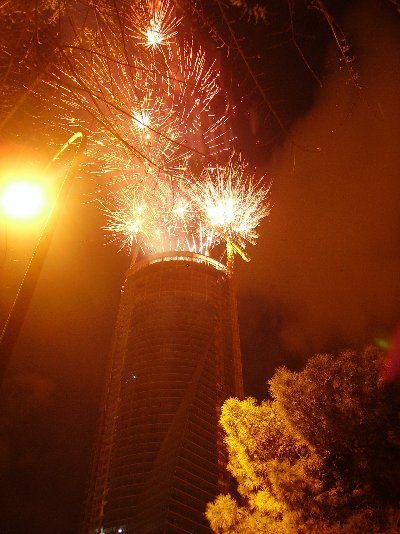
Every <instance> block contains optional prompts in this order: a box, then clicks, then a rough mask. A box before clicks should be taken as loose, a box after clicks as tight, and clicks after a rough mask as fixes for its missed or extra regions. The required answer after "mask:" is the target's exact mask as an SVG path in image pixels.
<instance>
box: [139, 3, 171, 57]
mask: <svg viewBox="0 0 400 534" xmlns="http://www.w3.org/2000/svg"><path fill="white" fill-rule="evenodd" d="M179 22H180V19H179V20H178V19H177V18H176V17H175V16H174V9H173V5H171V4H170V2H169V1H168V0H145V1H141V2H137V3H136V4H135V6H134V7H132V30H131V31H132V36H133V37H134V38H135V39H137V41H138V43H139V44H141V45H142V46H145V47H146V48H149V49H158V48H160V47H163V46H170V45H171V44H172V43H173V39H174V37H175V36H176V34H177V28H178V26H179Z"/></svg>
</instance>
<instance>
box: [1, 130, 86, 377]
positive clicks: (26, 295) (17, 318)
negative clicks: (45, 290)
mask: <svg viewBox="0 0 400 534" xmlns="http://www.w3.org/2000/svg"><path fill="white" fill-rule="evenodd" d="M77 140H78V141H79V146H78V148H77V150H76V152H75V154H74V157H73V160H72V162H71V164H70V166H69V168H68V170H67V172H66V174H65V176H64V179H63V181H62V184H61V186H60V189H59V191H58V194H57V198H56V200H55V202H54V204H53V207H52V209H51V210H50V213H49V215H48V218H47V221H46V223H45V225H44V227H43V230H42V233H41V235H40V237H39V240H38V242H37V245H36V247H35V250H34V252H33V254H32V258H31V260H30V262H29V265H28V267H27V269H26V271H25V275H24V277H23V280H22V282H21V285H20V287H19V289H18V293H17V296H16V298H15V300H14V303H13V306H12V308H11V311H10V314H9V316H8V319H7V321H6V323H5V325H4V328H3V332H2V334H1V338H0V385H1V383H2V381H3V379H4V375H5V372H6V370H7V367H8V364H9V362H10V358H11V354H12V351H13V349H14V346H15V343H16V341H17V339H18V335H19V332H20V330H21V327H22V324H23V322H24V319H25V315H26V312H27V310H28V307H29V304H30V302H31V299H32V296H33V293H34V291H35V287H36V284H37V281H38V279H39V275H40V272H41V270H42V267H43V263H44V260H45V258H46V256H47V252H48V250H49V247H50V243H51V240H52V238H53V234H54V229H55V227H56V224H57V222H58V220H59V217H60V213H61V209H62V207H63V205H64V204H65V201H66V199H67V195H68V192H69V190H70V188H71V185H72V181H73V177H74V174H75V172H76V170H77V168H78V166H79V163H80V160H81V156H82V154H83V151H84V148H85V146H86V138H84V136H83V134H82V133H81V132H77V133H75V134H74V135H72V136H71V137H70V138H69V139H68V141H67V142H66V143H65V144H64V145H63V146H62V147H61V149H60V150H59V151H58V152H57V154H56V155H55V156H54V157H53V158H52V159H51V160H50V162H49V163H48V165H47V166H46V168H45V169H44V172H47V171H48V170H49V168H50V167H51V166H52V165H53V163H54V162H55V161H56V160H57V159H58V158H59V157H60V155H61V154H62V153H63V152H64V151H65V150H66V149H67V148H68V147H69V146H70V145H71V144H72V143H74V142H75V141H77Z"/></svg>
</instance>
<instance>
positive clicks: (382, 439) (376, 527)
mask: <svg viewBox="0 0 400 534" xmlns="http://www.w3.org/2000/svg"><path fill="white" fill-rule="evenodd" d="M383 358H384V357H383V355H382V353H381V352H380V351H379V350H378V349H376V348H374V347H368V348H366V349H364V351H361V352H354V351H345V352H343V353H341V354H340V355H339V356H338V357H337V358H334V357H332V356H330V355H318V356H315V357H313V358H311V359H310V360H309V361H308V363H307V365H306V366H305V368H304V370H303V371H301V372H292V371H289V370H288V369H287V368H285V367H282V368H280V369H278V370H277V371H276V373H275V375H274V377H273V378H272V380H271V381H270V382H269V389H270V393H271V400H267V401H264V402H263V403H262V404H261V405H257V403H256V401H255V400H254V399H252V398H248V399H245V400H243V401H239V400H237V399H229V400H228V401H227V402H226V403H225V405H224V407H223V410H222V416H221V424H222V426H223V428H224V430H225V433H226V438H225V440H226V444H227V448H228V453H229V465H228V469H229V471H230V472H231V473H232V475H233V476H234V477H235V478H236V480H237V483H238V494H239V497H238V498H237V499H235V498H233V497H232V496H231V495H220V496H219V497H217V499H216V500H215V501H214V502H213V503H210V504H209V506H208V508H207V517H208V519H209V521H210V524H211V527H212V529H213V530H214V532H216V533H231V534H239V533H256V532H266V533H268V532H271V533H272V532H273V533H274V534H279V533H282V534H283V533H285V534H287V533H291V532H293V533H307V534H308V533H330V534H339V533H346V534H347V533H360V534H361V533H365V532H369V533H373V532H374V533H378V532H379V533H383V532H392V533H394V532H398V531H399V530H398V528H399V524H400V511H399V503H400V462H399V460H400V424H399V414H400V412H399V408H400V387H399V383H396V382H388V381H385V380H384V378H383V373H382V369H383V365H384V359H383Z"/></svg>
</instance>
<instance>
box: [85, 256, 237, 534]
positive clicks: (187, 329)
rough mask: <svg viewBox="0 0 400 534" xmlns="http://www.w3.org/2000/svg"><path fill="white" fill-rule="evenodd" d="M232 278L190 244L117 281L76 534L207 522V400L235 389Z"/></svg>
mask: <svg viewBox="0 0 400 534" xmlns="http://www.w3.org/2000/svg"><path fill="white" fill-rule="evenodd" d="M232 284H233V281H232V278H231V276H230V272H229V270H228V268H227V267H226V266H225V265H223V264H222V263H219V262H218V261H216V260H213V259H211V258H209V257H207V256H203V255H200V254H196V253H190V252H172V253H169V254H168V253H160V254H156V255H153V256H148V257H146V258H145V259H143V260H141V261H139V262H138V263H135V264H133V265H132V266H131V268H130V269H129V271H128V273H127V276H126V281H125V285H124V288H123V292H122V296H121V302H120V308H119V314H118V319H117V325H116V329H115V338H114V343H113V348H112V354H111V365H110V370H109V378H108V385H107V391H106V394H105V398H104V405H103V412H102V422H101V429H100V433H99V437H98V443H97V448H96V453H95V455H94V459H93V466H92V476H91V482H90V488H89V493H88V499H87V505H86V520H85V529H84V531H85V532H86V533H90V534H94V533H107V534H111V533H122V532H124V533H133V532H135V533H139V534H145V533H152V534H157V533H187V532H192V533H196V534H201V533H206V532H210V529H209V527H208V523H207V521H206V519H205V517H204V511H205V507H206V504H207V502H209V501H211V500H212V499H213V498H214V497H215V496H216V495H217V494H218V493H219V492H221V491H224V490H225V489H227V487H228V484H229V482H228V479H227V473H226V470H225V466H226V458H225V452H224V445H223V438H222V435H221V431H220V429H219V427H218V417H219V410H220V407H221V404H222V403H223V401H224V400H225V399H226V398H228V397H229V396H232V395H235V396H241V395H242V390H243V385H242V373H241V361H240V347H239V336H238V324H237V313H236V304H235V302H236V301H235V298H236V297H235V294H234V288H233V285H232Z"/></svg>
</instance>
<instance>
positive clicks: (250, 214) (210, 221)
mask: <svg viewBox="0 0 400 534" xmlns="http://www.w3.org/2000/svg"><path fill="white" fill-rule="evenodd" d="M269 190H270V188H269V186H265V185H262V180H258V181H256V180H255V178H254V175H252V174H249V172H248V170H247V165H246V164H245V163H244V162H243V161H241V160H239V159H238V158H236V157H235V156H234V155H233V156H231V158H230V159H229V161H228V163H227V164H226V165H217V166H215V167H210V168H206V169H204V170H203V172H202V174H201V176H200V178H199V180H197V181H196V182H194V184H193V186H192V191H193V193H192V199H193V203H194V205H195V206H196V209H197V210H198V212H199V214H200V220H201V221H202V225H203V227H204V228H206V234H207V235H208V236H209V237H208V238H209V239H210V240H211V242H212V243H213V244H214V245H215V244H216V243H218V242H220V241H222V240H229V241H230V242H232V243H235V244H236V245H239V246H240V247H243V248H245V247H246V245H247V243H252V244H254V243H255V241H256V239H257V237H258V233H257V228H258V226H259V225H260V222H261V220H262V219H263V218H264V217H266V216H267V215H268V213H269V202H268V196H269Z"/></svg>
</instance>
